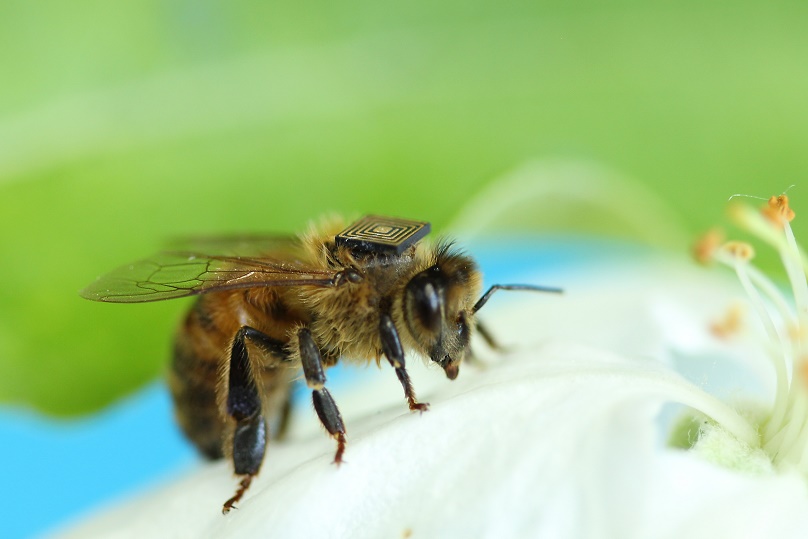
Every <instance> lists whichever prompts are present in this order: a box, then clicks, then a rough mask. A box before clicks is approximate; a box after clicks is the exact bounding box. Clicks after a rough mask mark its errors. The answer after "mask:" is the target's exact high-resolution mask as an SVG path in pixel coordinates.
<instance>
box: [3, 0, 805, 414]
mask: <svg viewBox="0 0 808 539" xmlns="http://www.w3.org/2000/svg"><path fill="white" fill-rule="evenodd" d="M807 15H808V6H807V5H806V4H804V3H801V2H786V1H781V2H769V3H763V2H751V1H745V2H736V3H733V4H732V5H731V6H726V7H722V6H719V5H718V4H715V5H709V4H704V3H696V2H691V3H681V2H676V3H674V2H669V3H653V4H651V3H646V2H639V1H636V0H635V1H628V0H626V1H623V2H620V3H618V4H610V5H609V6H605V5H601V4H599V3H596V2H579V3H576V4H570V3H561V2H558V3H551V2H543V3H538V2H505V3H503V2H476V3H474V2H472V3H469V2H463V3H460V2H443V3H437V4H436V3H434V2H402V3H399V4H390V3H378V2H353V3H341V4H338V5H337V4H329V3H327V2H321V1H314V0H309V1H307V2H302V3H295V4H293V5H286V6H275V5H267V4H265V3H261V2H256V1H242V2H233V3H226V4H225V3H216V2H198V1H197V2H190V1H179V0H175V1H169V2H134V1H122V2H116V3H112V4H107V3H102V2H92V1H88V0H77V1H75V2H71V3H69V4H68V3H63V2H56V1H53V0H50V1H44V2H36V3H32V2H23V1H21V0H12V1H7V2H4V3H3V5H2V6H0V66H1V67H2V73H3V84H2V85H0V230H2V233H0V250H1V251H2V252H3V253H4V257H3V258H4V264H3V266H2V270H0V279H2V281H0V282H2V283H3V285H2V287H0V400H2V401H5V402H13V403H23V404H26V405H29V406H34V407H36V408H39V409H41V410H46V411H49V412H53V413H58V414H68V413H76V412H81V411H87V410H91V409H93V408H96V407H98V406H100V405H103V404H104V403H107V402H109V401H110V400H112V399H114V398H116V397H117V396H120V395H121V394H123V393H125V392H127V391H131V390H133V389H134V388H136V387H137V386H138V385H139V384H141V383H143V382H144V381H145V380H148V379H150V378H152V377H154V376H156V375H157V374H158V373H159V372H160V371H161V370H162V369H163V368H164V365H165V362H166V359H167V357H168V354H169V350H170V341H171V334H172V331H173V327H174V324H175V323H176V320H177V319H178V318H179V317H180V316H181V313H182V311H183V309H184V308H185V304H184V302H182V301H177V302H167V303H165V304H155V305H143V306H118V305H100V304H92V303H90V302H86V301H84V300H81V299H80V298H78V295H77V292H78V290H80V289H81V288H82V287H83V286H84V285H86V284H88V283H89V282H90V281H92V280H93V279H94V278H95V277H96V276H97V275H98V274H100V273H102V272H104V271H107V270H109V269H112V268H113V267H115V266H117V265H120V264H123V263H126V262H127V261H129V260H133V259H136V258H139V257H142V256H145V255H147V254H149V253H151V252H152V251H155V250H157V249H159V248H160V246H161V245H162V242H163V241H164V240H166V239H168V238H172V237H176V236H184V235H188V234H213V233H224V232H233V231H252V232H255V231H294V230H299V229H300V228H301V227H302V226H304V224H305V223H306V222H307V221H308V220H309V219H311V218H314V217H317V216H318V215H320V214H321V213H323V212H327V211H338V212H342V213H348V214H356V213H361V212H366V211H367V212H370V211H372V212H377V213H387V214H393V215H401V216H408V217H413V218H418V219H427V220H431V221H432V222H433V223H434V224H435V225H436V228H437V229H440V228H442V227H444V226H445V225H446V224H447V223H449V221H450V220H451V218H452V217H453V216H454V215H455V214H456V213H457V212H458V211H459V209H460V208H462V207H463V206H464V204H465V203H466V202H467V201H468V200H470V199H471V198H472V197H473V196H474V195H475V194H477V193H479V192H482V191H483V189H484V188H485V186H486V184H487V183H488V182H490V181H492V180H493V179H494V178H496V177H499V176H502V175H504V174H507V173H509V172H510V171H512V170H514V169H516V168H518V167H520V166H522V165H523V164H524V163H526V162H530V161H534V160H543V159H550V160H558V159H561V160H568V161H570V162H572V163H576V162H586V163H595V164H602V165H603V166H605V167H607V168H608V169H609V170H614V171H617V172H618V173H619V174H621V175H623V176H625V177H626V178H631V179H633V180H634V181H637V182H641V183H642V184H644V185H645V186H648V188H650V189H651V190H652V191H655V192H656V193H657V195H658V196H659V198H661V199H662V200H663V201H664V202H665V203H667V204H668V206H669V208H670V210H669V211H670V212H671V214H672V215H674V216H677V215H678V216H680V217H681V219H682V221H683V222H684V223H685V226H686V229H687V232H691V233H695V232H697V231H700V230H702V229H703V228H705V227H707V226H709V225H711V224H712V223H713V222H716V221H720V220H721V215H722V212H723V208H724V203H725V200H726V198H727V197H728V196H729V195H730V194H733V193H739V192H740V193H748V194H754V195H760V196H768V195H770V194H774V193H779V192H781V191H782V190H784V189H785V188H787V187H788V186H789V185H790V184H792V183H796V184H798V187H797V188H795V189H794V190H793V191H792V192H791V194H792V196H793V197H794V198H799V193H800V189H801V186H799V180H800V179H801V178H802V177H803V176H804V174H805V171H806V170H808V152H806V151H805V142H806V140H808V102H806V100H805V95H808V67H807V66H808V64H806V62H805V58H806V57H808V54H807V53H808V33H806V32H805V22H806V20H808V18H806V16H807ZM573 188H574V186H573V185H570V189H573ZM568 202H569V200H567V203H568ZM545 203H546V201H545ZM794 205H795V207H796V208H797V211H798V212H799V208H800V205H799V204H798V203H795V204H794ZM531 207H532V206H531V203H530V201H529V200H527V201H522V207H521V209H520V213H521V214H522V217H519V218H514V219H513V220H512V221H513V223H516V224H518V225H519V226H522V227H526V226H533V227H536V228H538V227H541V229H542V230H556V231H558V230H561V231H564V230H569V229H570V227H574V228H575V229H577V230H584V231H591V232H599V231H605V230H608V231H612V232H614V233H622V234H626V233H628V234H630V232H626V231H625V230H623V229H620V230H616V229H614V227H613V226H604V225H611V224H612V223H611V220H610V218H609V216H608V214H605V215H604V214H602V213H598V212H588V211H576V210H581V208H576V207H573V206H563V205H558V206H557V208H556V210H557V211H556V213H555V214H553V213H548V214H543V215H544V217H546V218H544V219H542V218H540V217H541V216H538V215H537V216H536V217H537V218H536V219H533V217H532V216H531V215H530V214H531ZM539 207H540V206H539V205H538V204H537V205H536V206H535V208H539ZM566 207H569V208H570V211H567V212H564V211H563V209H564V208H566ZM626 211H631V208H626ZM533 213H538V210H534V211H533ZM570 216H573V217H572V219H570ZM649 226H653V223H649ZM795 226H796V228H797V233H798V234H799V233H805V231H806V230H808V228H806V227H805V226H804V225H802V223H801V222H800V220H799V218H798V220H797V221H795ZM660 242H661V243H666V244H668V245H670V243H669V242H668V240H665V239H660Z"/></svg>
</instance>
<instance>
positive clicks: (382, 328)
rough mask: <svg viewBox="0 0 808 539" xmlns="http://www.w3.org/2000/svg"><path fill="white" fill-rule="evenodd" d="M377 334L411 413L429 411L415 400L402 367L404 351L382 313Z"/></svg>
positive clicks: (390, 324)
mask: <svg viewBox="0 0 808 539" xmlns="http://www.w3.org/2000/svg"><path fill="white" fill-rule="evenodd" d="M379 333H380V335H381V341H382V351H383V352H384V355H385V356H386V357H387V361H389V362H390V365H392V366H393V368H394V369H395V370H396V376H398V380H399V381H400V382H401V386H402V387H403V388H404V397H406V399H407V403H408V404H409V406H410V410H411V411H415V410H418V411H419V412H425V411H427V410H428V409H429V403H427V402H418V401H417V400H416V398H415V389H414V388H413V387H412V381H411V380H410V375H409V374H407V369H406V368H405V367H404V349H403V348H402V347H401V339H400V338H399V336H398V330H397V329H396V326H395V324H394V323H393V319H392V318H391V317H390V315H389V314H387V313H383V314H382V315H381V318H380V321H379Z"/></svg>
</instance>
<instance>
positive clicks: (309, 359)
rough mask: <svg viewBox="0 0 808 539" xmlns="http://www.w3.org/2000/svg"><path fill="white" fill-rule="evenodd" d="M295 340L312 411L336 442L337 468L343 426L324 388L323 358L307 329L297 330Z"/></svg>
mask: <svg viewBox="0 0 808 539" xmlns="http://www.w3.org/2000/svg"><path fill="white" fill-rule="evenodd" d="M297 340H298V346H299V350H300V360H301V362H302V363H303V375H304V376H305V377H306V385H308V386H309V388H311V390H312V392H311V398H312V401H313V402H314V410H315V411H316V412H317V417H319V418H320V422H321V423H322V424H323V426H324V427H325V429H326V430H327V431H328V433H329V434H330V435H331V436H332V437H333V438H334V439H335V440H336V441H337V452H336V454H335V455H334V464H336V465H338V466H339V465H340V464H341V463H342V454H343V453H344V452H345V443H346V439H345V425H344V424H343V422H342V416H341V415H340V413H339V408H337V403H335V402H334V399H333V397H331V393H329V392H328V390H327V389H326V388H325V372H323V356H322V354H321V353H320V349H319V348H318V347H317V343H315V342H314V337H312V336H311V331H309V329H308V328H301V329H300V330H298V332H297Z"/></svg>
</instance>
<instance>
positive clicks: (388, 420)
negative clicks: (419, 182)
mask: <svg viewBox="0 0 808 539" xmlns="http://www.w3.org/2000/svg"><path fill="white" fill-rule="evenodd" d="M644 269H645V270H646V271H644V272H640V273H638V274H636V275H628V276H627V275H626V274H625V273H624V274H623V277H628V278H626V279H617V280H610V281H609V282H610V287H609V288H608V289H605V290H604V289H601V292H597V290H598V289H597V288H595V289H590V292H591V294H590V295H586V294H585V293H583V292H581V291H579V292H576V293H573V292H569V293H568V294H567V295H566V296H565V297H564V301H560V300H555V301H553V303H552V309H551V308H549V307H547V306H544V307H543V308H542V309H541V310H540V309H537V308H536V303H535V302H534V301H532V300H531V301H529V302H527V303H520V304H519V305H516V304H513V303H512V304H511V305H510V306H509V308H508V309H504V310H502V312H500V316H499V317H497V316H496V314H497V313H496V311H493V312H492V313H491V319H492V320H493V321H495V323H494V324H493V325H494V326H495V327H496V328H497V329H498V330H501V331H500V332H501V333H502V334H503V335H504V337H503V340H504V341H506V342H519V341H520V339H521V340H522V341H524V340H525V336H528V337H529V339H528V340H532V341H537V340H540V341H541V344H534V345H531V346H529V347H528V348H526V349H521V350H519V351H516V352H513V353H511V354H508V355H506V356H504V357H502V358H498V359H489V360H487V363H486V365H485V367H484V368H471V367H465V368H464V370H463V371H462V372H461V376H460V377H459V378H458V380H456V381H454V382H449V381H447V380H446V379H445V378H444V377H443V376H442V373H441V372H440V371H437V370H434V369H426V368H423V367H422V366H421V365H419V364H418V363H417V362H412V366H411V370H412V371H413V372H412V374H413V378H414V381H415V383H416V388H418V389H419V394H420V395H421V396H422V397H423V399H424V400H427V401H430V402H431V403H432V409H431V410H430V411H429V412H428V413H425V414H421V415H419V414H411V413H408V412H407V411H406V407H405V404H404V403H403V401H402V399H401V388H400V387H399V386H398V384H397V381H396V380H395V377H394V376H392V375H391V373H390V372H389V370H387V369H383V370H382V372H369V373H368V375H369V376H368V379H369V380H370V382H369V384H368V385H363V386H361V387H357V388H352V389H350V391H347V390H346V391H344V392H342V393H341V394H338V393H337V392H335V398H336V399H337V402H338V403H339V404H340V406H341V408H342V409H343V412H344V416H345V418H346V423H347V428H348V435H349V445H348V450H347V452H346V455H345V460H346V463H345V464H344V465H343V466H342V467H340V468H339V469H337V468H335V467H334V466H332V465H331V464H330V461H331V459H332V455H333V450H334V447H333V442H332V441H331V440H329V439H328V438H327V437H326V436H325V435H323V434H322V433H320V432H317V431H316V430H315V428H314V427H313V425H316V418H315V416H314V414H313V412H310V411H307V410H301V411H300V413H298V414H297V418H296V419H297V424H298V425H303V426H302V427H301V426H298V428H297V429H296V430H295V431H293V433H292V436H291V439H290V440H288V441H285V442H283V443H276V444H272V445H271V446H270V448H269V451H268V455H267V459H266V461H265V464H264V467H263V469H262V472H261V475H260V476H259V478H258V479H257V480H256V481H255V482H254V484H253V486H252V488H251V489H250V491H249V492H248V494H247V495H246V497H245V499H244V500H243V501H242V503H241V504H240V506H239V510H238V511H233V512H231V514H229V515H227V516H222V515H221V514H220V513H219V508H220V507H221V503H222V502H223V501H224V500H225V499H226V498H228V497H229V496H230V495H231V494H232V492H233V490H234V487H235V485H236V480H235V479H234V478H233V476H232V474H231V472H230V466H229V465H228V464H226V463H218V464H213V465H206V466H200V468H199V469H198V470H196V471H194V472H192V473H190V474H188V475H187V476H186V477H184V478H183V479H181V480H179V481H177V482H175V483H173V484H170V485H166V486H164V487H162V488H160V489H158V490H156V491H154V492H151V493H147V494H144V495H141V496H140V497H139V498H137V499H135V500H132V501H130V502H128V503H125V504H123V505H121V506H119V507H117V508H114V509H111V510H109V511H108V512H106V513H105V514H102V515H101V516H99V517H96V518H95V519H93V520H90V521H88V522H86V523H84V524H82V525H80V526H78V527H76V528H74V529H72V530H70V531H68V532H66V533H65V534H63V535H62V537H71V538H72V537H76V538H78V537H81V538H84V537H115V538H124V537H234V538H235V537H238V538H240V539H243V538H246V537H270V536H271V537H318V538H319V537H345V538H347V537H350V538H378V537H392V538H399V537H414V538H418V537H423V538H434V537H464V538H465V537H492V538H493V537H497V538H503V537H553V538H566V537H570V538H579V537H580V538H600V537H615V538H627V539H632V538H647V537H662V538H667V537H671V538H673V537H688V538H692V537H808V492H807V491H806V484H805V481H804V479H803V478H802V477H801V476H798V475H796V474H794V475H789V474H781V475H751V474H747V475H745V474H741V473H738V472H732V471H728V470H724V469H721V468H718V467H717V466H715V465H712V464H709V463H707V462H704V461H702V460H701V459H700V458H699V457H698V456H697V455H695V454H693V453H685V452H683V451H678V450H673V449H667V448H665V447H664V446H663V444H662V440H663V438H664V433H661V432H660V431H659V428H660V427H659V421H658V420H657V415H658V413H659V410H660V408H661V406H662V404H663V403H665V402H667V401H669V400H685V401H688V402H691V401H695V400H698V399H700V398H702V397H701V396H702V395H703V392H701V391H700V390H699V389H698V388H697V387H695V386H693V385H692V384H690V383H689V382H686V381H684V380H683V379H682V378H680V377H678V376H677V375H674V374H673V373H672V371H671V370H670V368H669V367H668V366H666V365H665V364H664V363H663V362H662V361H655V360H654V358H659V357H660V356H666V355H670V354H671V353H672V350H673V349H675V348H676V347H677V342H676V339H678V338H679V337H677V335H680V334H681V333H682V332H681V331H676V328H673V330H671V328H666V327H665V326H666V324H669V323H671V320H674V319H675V317H673V318H671V317H670V316H668V315H666V314H665V313H669V312H684V313H695V314H699V313H701V314H700V316H703V317H704V318H706V317H707V316H708V315H705V314H704V309H703V308H701V305H702V304H701V303H700V302H701V301H706V298H708V297H711V296H713V295H714V294H717V293H716V292H715V290H716V289H713V288H706V289H703V290H702V293H701V294H698V293H697V292H692V290H691V287H692V283H693V281H692V280H690V281H687V280H682V278H681V276H682V273H680V271H679V270H678V269H677V270H671V269H670V268H668V269H665V268H662V267H655V268H654V273H655V279H654V282H656V283H658V282H660V279H661V282H664V283H665V284H664V286H662V287H660V286H657V285H654V286H652V285H648V286H645V285H644V284H643V283H642V276H643V275H646V276H647V275H648V273H647V268H644ZM604 275H608V273H604ZM621 283H622V284H621ZM553 284H555V283H553ZM560 284H562V285H563V284H565V283H560ZM704 290H706V292H705V291H704ZM688 291H690V292H688ZM689 293H691V294H692V295H695V296H697V297H698V300H699V302H698V303H696V307H695V308H694V307H693V305H692V304H691V303H689V301H690V297H689V296H688V294H689ZM718 295H719V296H720V297H721V298H724V299H728V297H729V296H728V295H726V294H724V293H722V294H718ZM660 298H661V299H660ZM562 305H563V306H562ZM660 305H662V306H663V307H660ZM721 308H722V306H721V305H718V306H717V307H715V310H716V311H718V310H720V309H721ZM660 312H662V314H661V315H660V314H659V313H660ZM685 318H686V320H691V319H690V318H689V317H685ZM698 327H699V326H698V324H695V325H694V326H693V328H685V329H684V330H682V331H684V333H688V332H692V333H693V334H694V335H697V337H698V339H702V338H704V339H705V342H706V337H703V334H706V332H701V330H699V329H698ZM702 327H703V326H702ZM680 329H681V328H680ZM691 330H692V331H691ZM576 332H577V334H576ZM576 335H577V336H579V337H580V338H579V339H575V337H576ZM539 336H542V338H539ZM568 339H575V340H578V341H584V342H587V343H588V344H585V345H583V344H572V343H571V342H570V341H569V340H568ZM599 339H600V341H601V342H602V344H603V346H602V347H598V348H595V347H594V345H596V344H597V341H598V340H599ZM688 339H690V338H688ZM698 339H696V340H690V341H689V342H690V344H691V345H693V343H696V344H698V342H699V341H698ZM679 346H681V348H683V349H685V348H687V346H685V345H683V344H681V343H679ZM604 349H607V350H610V351H604ZM696 349H698V350H705V349H710V347H709V346H707V345H706V344H705V345H704V346H701V345H699V346H697V347H696ZM616 352H620V353H619V354H618V353H616ZM704 398H708V397H704Z"/></svg>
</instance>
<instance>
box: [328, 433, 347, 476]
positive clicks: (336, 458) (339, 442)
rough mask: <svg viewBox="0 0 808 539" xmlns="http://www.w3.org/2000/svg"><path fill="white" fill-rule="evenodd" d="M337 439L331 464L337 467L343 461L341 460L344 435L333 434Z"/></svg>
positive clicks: (343, 448)
mask: <svg viewBox="0 0 808 539" xmlns="http://www.w3.org/2000/svg"><path fill="white" fill-rule="evenodd" d="M335 438H336V439H337V453H336V454H335V455H334V461H333V462H332V463H331V464H334V465H336V466H337V468H339V465H340V464H342V463H343V462H345V461H344V460H342V454H343V453H345V436H344V435H343V434H342V433H339V434H337V436H335Z"/></svg>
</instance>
